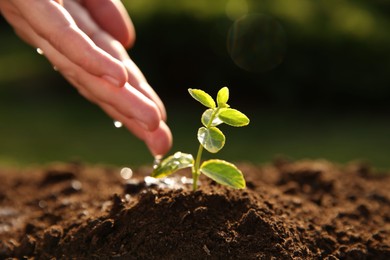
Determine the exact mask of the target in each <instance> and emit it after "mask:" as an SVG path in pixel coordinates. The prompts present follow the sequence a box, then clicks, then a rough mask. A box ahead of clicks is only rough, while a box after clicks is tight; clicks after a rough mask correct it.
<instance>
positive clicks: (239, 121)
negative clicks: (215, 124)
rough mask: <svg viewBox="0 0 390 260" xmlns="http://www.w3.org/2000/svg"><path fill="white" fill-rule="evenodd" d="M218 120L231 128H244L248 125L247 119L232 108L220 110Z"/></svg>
mask: <svg viewBox="0 0 390 260" xmlns="http://www.w3.org/2000/svg"><path fill="white" fill-rule="evenodd" d="M218 118H219V119H221V121H223V122H224V123H225V124H228V125H231V126H246V125H248V124H249V118H248V117H247V116H246V115H245V114H243V113H241V112H240V111H238V110H236V109H233V108H222V109H221V112H219V114H218Z"/></svg>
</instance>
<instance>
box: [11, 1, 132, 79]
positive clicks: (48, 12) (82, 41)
mask: <svg viewBox="0 0 390 260" xmlns="http://www.w3.org/2000/svg"><path fill="white" fill-rule="evenodd" d="M12 3H13V4H14V6H16V7H17V8H18V10H19V12H20V13H21V16H22V17H24V19H25V20H26V22H27V23H28V24H29V25H30V26H31V28H32V29H33V30H34V32H35V33H36V34H38V35H39V36H40V37H41V38H44V39H46V40H47V41H49V42H50V44H51V45H52V46H53V47H54V48H55V49H56V50H57V51H58V52H60V53H62V54H63V55H64V56H66V57H68V58H69V59H70V60H71V61H72V62H73V63H75V64H77V65H79V66H80V67H83V68H85V69H86V70H87V71H88V72H89V73H91V74H94V75H96V76H99V77H104V78H106V79H107V80H109V81H110V82H111V83H112V84H115V85H117V86H123V85H124V83H125V82H126V81H127V72H126V70H125V68H124V66H123V64H122V63H121V62H120V61H118V60H117V59H115V58H114V57H112V56H111V55H109V54H108V53H106V52H105V51H103V50H102V49H100V48H99V47H98V46H96V45H95V43H94V42H93V41H92V40H91V39H89V37H88V36H87V35H86V34H85V33H84V32H83V31H81V30H80V29H79V28H78V27H77V26H76V24H75V22H74V20H73V19H72V17H71V16H70V15H69V13H68V12H67V11H66V10H65V9H64V8H63V7H62V6H61V5H60V4H58V3H57V2H54V1H50V0H30V1H24V0H14V1H12ZM31 6H34V8H31ZM37 47H39V48H41V46H37ZM41 49H43V48H41Z"/></svg>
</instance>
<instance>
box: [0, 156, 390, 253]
mask: <svg viewBox="0 0 390 260" xmlns="http://www.w3.org/2000/svg"><path fill="white" fill-rule="evenodd" d="M237 166H238V167H239V168H240V169H241V170H242V172H243V174H244V176H245V178H246V180H247V188H246V189H243V190H234V189H230V188H226V187H223V186H220V185H219V184H216V183H215V182H213V181H211V180H209V179H205V178H203V179H201V185H200V187H199V189H198V190H197V191H195V192H193V191H192V190H191V184H190V179H189V177H190V173H189V172H188V171H182V172H180V173H178V174H177V175H174V176H173V177H172V178H168V179H163V180H159V181H158V180H156V179H153V178H151V177H148V176H149V175H150V173H151V171H152V168H151V167H146V166H145V167H139V168H137V169H133V175H132V177H131V178H129V177H130V175H129V174H128V173H129V170H128V171H127V172H125V173H127V174H122V175H121V174H120V172H121V169H120V168H115V167H111V166H102V165H87V164H82V163H61V164H52V165H48V166H42V167H35V168H28V169H0V180H1V182H0V259H7V258H19V259H20V258H26V259H54V258H58V259H69V258H76V259H222V258H223V259H390V175H389V174H388V173H384V172H383V173H381V172H378V171H375V170H373V169H372V168H371V167H370V166H369V165H367V164H363V163H354V162H352V163H348V164H344V165H339V164H336V163H332V162H329V161H325V160H302V161H287V160H284V159H278V160H275V162H274V163H272V164H269V165H256V164H249V163H238V164H237ZM122 173H123V172H122Z"/></svg>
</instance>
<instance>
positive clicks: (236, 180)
mask: <svg viewBox="0 0 390 260" xmlns="http://www.w3.org/2000/svg"><path fill="white" fill-rule="evenodd" d="M200 172H201V173H203V174H204V175H206V176H207V177H209V178H211V179H213V180H214V181H216V182H218V183H220V184H222V185H226V186H229V187H232V188H235V189H243V188H245V187H246V184H245V179H244V176H243V175H242V172H241V171H240V170H239V169H238V168H237V167H236V166H235V165H234V164H232V163H229V162H226V161H223V160H216V159H213V160H208V161H205V162H203V163H202V165H201V166H200Z"/></svg>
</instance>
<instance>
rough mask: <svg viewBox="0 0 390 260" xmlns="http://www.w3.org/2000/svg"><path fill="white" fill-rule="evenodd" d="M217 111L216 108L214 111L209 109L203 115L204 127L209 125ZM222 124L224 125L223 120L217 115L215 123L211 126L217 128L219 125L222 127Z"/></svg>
mask: <svg viewBox="0 0 390 260" xmlns="http://www.w3.org/2000/svg"><path fill="white" fill-rule="evenodd" d="M215 110H216V109H215V108H214V109H212V108H209V109H207V110H206V111H204V113H203V115H202V124H203V125H204V126H208V125H209V123H210V119H211V116H212V115H213V113H214V111H215ZM222 123H223V122H222V120H221V119H219V118H218V114H217V115H216V117H214V119H213V122H212V123H211V124H210V126H217V125H220V124H222Z"/></svg>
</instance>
